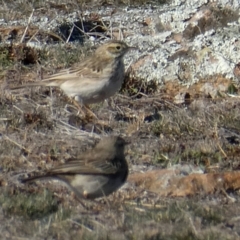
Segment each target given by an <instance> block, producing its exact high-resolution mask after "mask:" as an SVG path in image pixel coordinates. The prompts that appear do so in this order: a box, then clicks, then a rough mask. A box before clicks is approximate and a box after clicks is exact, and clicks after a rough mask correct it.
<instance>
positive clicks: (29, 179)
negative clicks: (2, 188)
mask: <svg viewBox="0 0 240 240" xmlns="http://www.w3.org/2000/svg"><path fill="white" fill-rule="evenodd" d="M46 178H48V177H46V176H41V175H40V176H33V177H27V178H22V179H20V182H21V183H28V182H33V181H35V180H43V179H46Z"/></svg>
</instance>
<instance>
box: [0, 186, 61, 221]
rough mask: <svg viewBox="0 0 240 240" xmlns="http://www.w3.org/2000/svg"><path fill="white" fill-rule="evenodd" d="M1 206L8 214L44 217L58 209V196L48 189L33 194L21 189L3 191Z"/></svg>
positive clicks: (0, 198) (0, 200) (31, 217)
mask: <svg viewBox="0 0 240 240" xmlns="http://www.w3.org/2000/svg"><path fill="white" fill-rule="evenodd" d="M0 206H1V208H2V210H3V213H4V214H5V215H6V216H9V215H18V216H22V217H24V218H28V219H38V218H44V217H46V216H48V215H50V214H52V213H55V212H57V210H58V202H57V200H56V198H55V197H54V195H53V193H51V192H50V191H48V190H46V189H44V190H43V192H38V193H33V194H28V193H26V192H25V191H20V190H16V191H14V192H11V191H9V190H5V191H2V192H1V195H0Z"/></svg>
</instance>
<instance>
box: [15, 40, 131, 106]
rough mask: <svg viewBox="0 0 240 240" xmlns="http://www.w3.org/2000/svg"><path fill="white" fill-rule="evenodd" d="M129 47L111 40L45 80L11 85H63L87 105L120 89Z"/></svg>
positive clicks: (62, 86)
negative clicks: (77, 62)
mask: <svg viewBox="0 0 240 240" xmlns="http://www.w3.org/2000/svg"><path fill="white" fill-rule="evenodd" d="M130 49H133V48H132V47H129V46H128V45H127V44H126V43H124V42H122V41H117V40H111V41H109V42H107V43H105V44H103V45H101V46H99V47H98V48H97V49H96V51H95V52H94V54H93V55H92V56H90V57H88V58H86V59H85V60H83V61H82V62H81V63H79V64H78V65H76V66H74V67H72V68H69V69H64V70H61V71H60V72H59V73H57V74H53V75H51V76H49V77H48V78H46V79H44V80H42V81H37V82H34V83H29V84H26V85H21V86H17V87H14V88H11V89H18V88H24V87H33V86H52V87H60V88H61V89H62V90H63V91H64V92H65V93H66V94H67V96H69V97H71V98H74V99H75V100H78V101H80V102H81V103H82V104H84V105H87V104H92V103H98V102H101V101H103V100H104V99H107V98H109V97H111V96H113V95H114V94H115V93H116V92H117V91H119V90H120V88H121V86H122V83H123V80H124V64H123V57H124V55H125V54H126V53H127V52H128V51H129V50H130Z"/></svg>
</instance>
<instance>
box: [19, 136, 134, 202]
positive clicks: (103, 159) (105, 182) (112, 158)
mask: <svg viewBox="0 0 240 240" xmlns="http://www.w3.org/2000/svg"><path fill="white" fill-rule="evenodd" d="M126 144H128V142H126V141H125V140H124V139H123V138H122V137H120V136H108V137H104V138H103V139H102V140H100V142H99V143H98V144H97V145H96V146H95V148H93V149H92V150H88V151H87V152H85V153H83V154H82V155H81V156H79V157H77V158H76V159H70V160H69V161H67V162H66V163H64V164H61V165H59V166H57V167H55V168H52V169H50V170H49V171H47V172H46V173H44V174H41V175H38V176H33V177H27V178H23V179H21V182H22V183H28V182H33V181H35V180H44V179H45V180H46V179H56V180H60V181H62V182H64V183H65V184H66V185H67V186H68V187H69V188H70V189H71V190H72V191H73V192H74V193H75V195H76V196H77V198H78V199H79V201H80V202H81V200H80V199H91V200H92V199H95V198H99V197H103V196H108V195H109V194H111V193H113V192H114V191H116V190H117V189H118V188H120V187H121V186H122V185H123V184H124V183H125V181H126V179H127V177H128V172H129V170H128V163H127V161H126V159H125V155H124V148H125V145H126Z"/></svg>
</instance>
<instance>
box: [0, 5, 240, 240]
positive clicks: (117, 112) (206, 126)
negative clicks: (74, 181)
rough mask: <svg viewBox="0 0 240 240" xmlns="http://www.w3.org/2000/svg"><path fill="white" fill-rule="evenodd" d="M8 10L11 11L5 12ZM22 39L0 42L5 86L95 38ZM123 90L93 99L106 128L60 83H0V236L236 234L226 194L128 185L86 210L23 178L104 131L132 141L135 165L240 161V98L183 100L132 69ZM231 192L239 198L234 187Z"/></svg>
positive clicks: (26, 8) (15, 9)
mask: <svg viewBox="0 0 240 240" xmlns="http://www.w3.org/2000/svg"><path fill="white" fill-rule="evenodd" d="M132 2H134V3H135V1H132ZM136 2H142V1H136ZM158 2H159V1H158ZM81 3H83V1H81ZM49 4H51V3H50V2H48V3H43V2H41V1H36V2H35V3H34V4H33V5H34V6H32V5H28V4H25V3H23V2H21V1H18V2H16V1H7V2H4V4H3V7H2V11H0V17H4V16H5V17H7V18H8V19H12V18H13V19H19V18H21V17H23V16H25V15H26V16H29V14H30V13H31V11H32V7H35V8H37V7H38V8H43V9H45V11H47V10H46V9H47V7H46V5H47V6H48V5H49ZM54 4H55V7H54V9H57V6H58V7H59V8H60V7H61V8H60V9H62V8H64V9H65V10H66V9H67V10H66V11H70V9H69V8H65V7H66V6H62V5H61V3H60V1H57V2H56V1H55V2H54ZM71 4H72V5H71ZM74 4H76V1H68V6H75V5H74ZM10 8H11V11H8V13H7V12H6V11H5V12H4V11H3V10H4V9H5V10H6V9H10ZM20 12H21V14H20ZM43 12H44V11H43ZM50 12H51V11H50ZM6 14H8V15H7V16H6ZM44 14H45V15H46V14H47V12H45V13H44ZM29 34H31V33H29ZM44 36H45V35H44ZM45 37H46V36H45ZM16 41H17V40H16ZM17 43H18V42H16V43H14V45H12V46H9V45H6V46H1V49H0V50H1V51H0V69H1V78H0V81H1V86H3V87H4V88H5V87H6V86H8V85H11V86H13V85H18V84H20V83H22V82H26V81H34V80H35V79H36V78H40V77H42V76H43V75H45V74H50V73H53V72H55V71H58V70H59V69H62V68H66V67H69V66H71V65H72V64H73V63H74V62H76V61H79V60H81V58H82V57H84V55H86V54H89V46H87V45H86V46H82V45H80V44H77V43H76V44H63V45H60V44H59V45H57V46H55V47H51V48H47V47H46V48H43V49H40V50H33V49H31V48H26V45H25V43H22V45H21V44H17ZM76 49H77V51H76ZM76 53H77V54H76ZM30 60H31V61H30ZM209 81H210V80H209ZM121 93H122V94H123V95H118V96H115V97H114V98H113V99H110V100H108V101H106V102H104V103H101V104H98V105H95V106H92V110H93V111H94V113H95V114H96V115H97V116H98V117H99V118H100V119H101V120H104V121H105V122H106V123H107V126H106V127H103V126H99V125H96V124H94V123H93V122H91V121H84V120H82V119H81V116H79V115H77V110H76V109H75V107H74V106H73V105H72V104H71V103H70V102H69V101H68V100H67V98H66V97H65V96H64V95H63V93H62V92H61V91H60V90H59V89H50V88H47V87H45V88H44V87H42V88H39V87H36V88H33V89H21V90H18V91H15V92H11V91H9V90H3V89H1V95H0V96H1V97H0V163H1V166H0V170H1V172H0V186H1V191H0V212H1V214H0V238H2V239H21V238H24V239H46V238H48V239H59V240H60V239H109V240H110V239H140V240H141V239H152V240H153V239H179V240H180V239H184V240H185V239H199V240H200V239H237V238H239V225H240V224H239V218H238V216H239V213H240V209H239V206H238V205H239V204H238V203H237V202H236V203H229V202H228V201H227V198H226V197H225V196H224V195H222V194H221V193H218V194H215V195H214V196H195V197H194V198H188V199H185V198H184V199H169V198H165V199H159V197H158V196H157V195H156V194H153V193H150V192H147V191H144V192H140V191H139V189H135V188H133V189H132V188H130V187H129V186H128V185H126V186H125V188H123V189H121V190H119V191H118V192H116V193H114V194H113V195H111V196H109V197H108V198H106V199H105V198H103V199H100V200H96V201H95V202H86V204H87V205H88V207H89V211H86V210H85V209H83V208H82V206H81V205H80V204H79V203H78V201H77V200H76V199H75V198H74V196H73V195H72V194H71V192H69V190H68V189H66V188H65V186H62V185H61V184H59V183H58V182H51V181H46V182H36V183H33V184H29V185H23V184H21V183H20V182H19V179H20V178H21V177H22V176H25V175H27V174H28V173H32V172H38V171H44V170H46V169H49V168H51V167H53V166H56V165H58V164H59V163H62V162H64V161H65V160H67V159H68V158H70V157H76V156H77V155H78V154H80V153H82V152H83V151H85V150H86V149H88V148H90V147H91V146H93V145H94V143H95V142H96V141H97V140H98V139H99V138H100V137H101V136H102V135H107V134H121V135H123V136H124V137H125V138H129V139H130V140H131V145H130V146H129V147H128V149H127V160H128V162H129V166H130V171H131V172H133V171H135V170H136V169H140V170H142V169H143V170H144V171H146V170H148V169H151V168H156V167H158V168H166V167H167V166H171V165H174V164H185V163H187V164H192V165H198V166H202V167H203V168H205V169H206V170H208V169H210V168H213V167H214V169H215V171H219V172H221V171H224V170H236V169H238V168H239V160H240V159H239V152H240V148H239V141H240V140H239V137H240V135H239V132H240V124H239V115H240V110H239V109H240V100H239V98H237V97H236V98H233V97H227V96H226V97H222V96H221V97H218V98H216V99H210V98H207V97H206V96H204V95H200V94H199V95H198V97H193V98H191V99H190V101H189V102H188V103H182V104H178V105H177V104H175V103H174V96H175V95H174V94H175V93H174V92H173V91H170V90H169V89H168V88H166V87H165V88H164V87H161V88H160V87H159V86H157V85H156V83H155V82H152V83H145V82H144V81H141V84H139V79H134V78H130V76H127V78H126V82H125V85H124V87H123V89H122V91H121ZM134 169H135V170H134ZM229 194H231V196H233V197H234V198H235V199H236V200H238V199H239V196H238V192H234V193H229Z"/></svg>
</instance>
